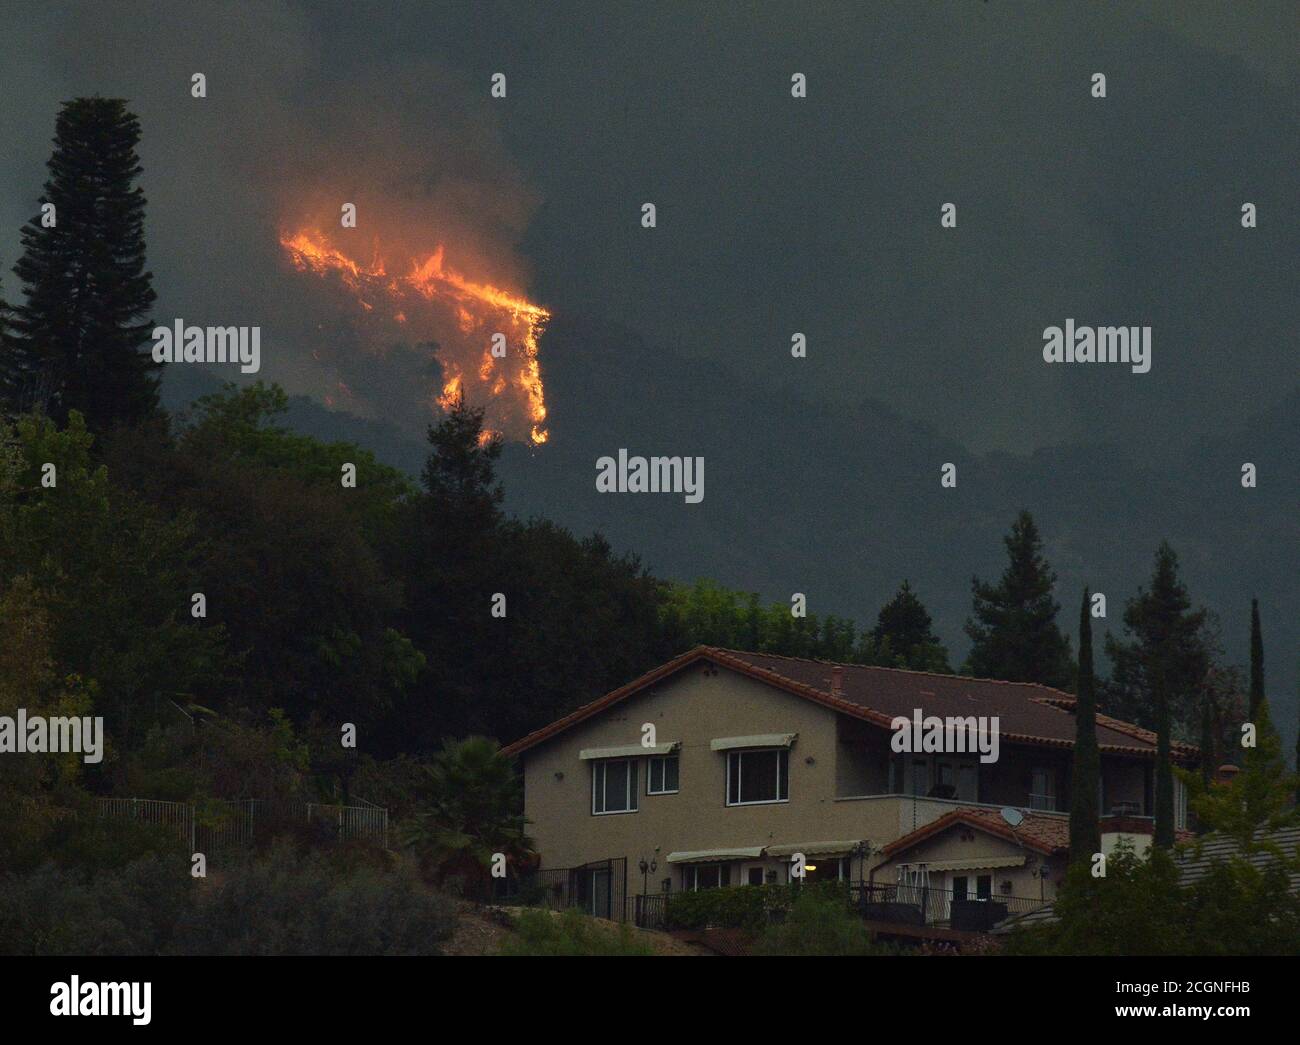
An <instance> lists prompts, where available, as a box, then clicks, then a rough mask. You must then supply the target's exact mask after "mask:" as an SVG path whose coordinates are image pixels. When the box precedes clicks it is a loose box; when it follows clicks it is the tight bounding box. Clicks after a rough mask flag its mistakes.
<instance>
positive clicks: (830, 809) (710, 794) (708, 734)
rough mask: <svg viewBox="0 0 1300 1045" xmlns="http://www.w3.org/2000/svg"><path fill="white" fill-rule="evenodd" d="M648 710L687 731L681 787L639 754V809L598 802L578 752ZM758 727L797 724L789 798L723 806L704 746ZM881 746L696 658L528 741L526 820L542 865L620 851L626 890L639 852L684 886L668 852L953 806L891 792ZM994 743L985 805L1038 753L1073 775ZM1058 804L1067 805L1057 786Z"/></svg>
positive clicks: (905, 827)
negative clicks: (607, 807)
mask: <svg viewBox="0 0 1300 1045" xmlns="http://www.w3.org/2000/svg"><path fill="white" fill-rule="evenodd" d="M837 719H838V721H837ZM644 723H653V724H654V726H655V730H656V737H655V739H656V741H657V742H658V743H661V744H663V743H667V742H670V741H679V742H680V743H681V748H680V751H679V758H680V790H679V793H677V794H672V795H648V794H646V780H645V773H646V762H645V760H644V759H642V760H641V761H640V764H639V767H638V780H637V790H638V802H639V809H638V810H637V811H636V812H634V813H613V814H606V815H601V816H595V815H592V812H591V767H592V764H593V763H592V762H590V761H582V760H581V759H580V758H579V752H580V751H581V750H582V749H583V748H602V747H617V746H624V745H635V744H639V743H640V741H641V735H642V725H643V724H644ZM765 733H797V734H798V738H797V739H796V740H795V742H794V745H793V746H792V747H791V749H790V760H789V766H790V768H789V775H790V783H789V796H790V797H789V801H788V802H783V803H773V804H763V805H749V806H728V805H727V804H726V766H727V758H726V755H725V754H724V753H722V752H716V751H713V750H711V748H710V746H709V742H710V741H711V740H712V739H714V738H718V737H732V736H745V735H754V734H765ZM888 755H889V751H888V733H887V732H886V731H884V730H873V729H872V728H871V727H870V726H868V725H867V724H865V723H861V722H857V721H855V720H853V719H850V718H848V717H847V716H838V715H837V714H836V713H835V712H833V711H831V710H830V709H828V708H824V707H821V706H819V705H817V704H814V703H812V702H810V701H807V700H804V699H802V698H800V697H796V696H793V695H791V694H788V693H786V692H784V691H782V690H779V689H777V688H775V687H772V686H768V685H765V684H763V683H761V682H757V681H755V680H753V679H750V678H748V677H746V676H744V675H740V674H738V673H735V672H732V671H729V670H727V669H725V668H707V669H706V668H705V667H704V666H703V665H695V666H692V667H690V668H688V669H686V670H684V671H682V672H680V673H678V674H677V675H676V676H674V677H673V678H671V679H668V680H666V681H664V682H662V683H660V684H659V685H657V686H654V687H651V688H650V689H647V690H645V691H643V692H641V693H638V694H636V695H635V696H632V697H629V698H628V699H627V700H625V701H623V702H622V703H621V704H618V705H615V706H614V707H612V708H610V709H608V710H607V711H605V712H602V713H600V714H598V715H596V716H594V717H593V718H591V719H588V720H587V721H586V722H582V723H579V724H578V725H576V726H574V727H572V728H571V729H568V730H566V731H565V732H563V733H561V734H559V735H558V736H556V737H554V738H552V739H550V740H548V741H545V742H543V743H542V744H540V745H538V746H537V747H535V748H532V749H530V750H529V751H527V752H525V753H524V754H523V755H522V756H521V762H522V767H523V773H524V781H525V813H526V816H527V817H528V820H529V826H528V831H529V834H530V835H531V836H532V837H533V839H534V840H535V843H536V845H537V849H538V851H539V852H540V854H541V858H542V864H541V866H542V867H543V868H560V867H574V866H578V865H581V864H585V863H589V862H592V861H596V860H604V859H608V858H618V857H625V858H626V859H627V862H628V866H627V869H628V886H629V891H630V892H640V890H641V875H640V872H639V871H638V870H637V864H638V863H639V861H640V860H641V859H643V858H644V859H645V860H647V861H650V860H654V861H655V862H656V863H657V868H656V870H655V871H654V872H653V873H651V874H650V876H649V879H648V881H647V886H648V888H649V889H650V890H651V891H652V892H657V891H658V890H659V883H660V882H662V880H663V879H665V878H671V880H672V888H673V889H674V890H675V889H677V888H679V886H680V878H679V876H678V874H677V873H676V867H675V866H673V865H669V864H668V862H667V857H668V855H669V854H670V853H672V852H675V851H692V850H706V849H722V848H746V847H759V846H780V845H791V846H793V845H800V844H807V843H814V842H827V841H839V840H845V841H850V840H859V839H865V840H867V841H869V842H870V843H871V844H872V846H873V847H874V848H875V849H879V848H880V847H881V846H884V845H885V844H887V843H889V842H892V841H894V840H896V839H898V838H900V837H902V836H903V835H905V834H907V833H909V832H911V831H913V830H915V829H916V828H918V827H922V826H924V825H925V824H928V823H930V822H931V821H933V820H936V819H938V818H939V817H941V816H943V815H944V814H946V813H948V812H951V811H952V810H954V809H956V808H960V804H959V803H955V802H951V801H940V800H936V799H927V798H918V799H912V798H910V797H903V796H894V795H887V794H885V793H884V792H885V791H886V790H887V787H888V776H887V760H888ZM1002 756H1003V757H1002V761H1001V762H1000V763H999V764H996V765H985V766H981V767H980V774H981V782H980V798H981V803H982V804H986V805H988V804H992V805H995V806H996V805H1002V804H1006V805H1013V806H1017V807H1024V806H1025V805H1026V804H1027V801H1028V795H1027V793H1026V790H1025V788H1026V787H1027V781H1028V776H1029V772H1030V769H1031V767H1032V766H1033V765H1036V764H1047V765H1052V766H1054V767H1056V768H1058V769H1059V770H1060V773H1061V777H1060V782H1058V787H1059V786H1064V781H1065V780H1066V779H1068V778H1067V777H1066V774H1067V773H1068V759H1069V752H1062V751H1053V750H1042V749H1034V748H1029V747H1023V746H1019V745H1010V744H1008V745H1005V746H1004V747H1003V750H1002ZM1102 761H1103V771H1104V772H1106V773H1107V786H1108V788H1111V789H1112V790H1111V792H1110V795H1111V798H1112V799H1114V798H1116V797H1118V795H1120V794H1123V795H1127V794H1130V793H1132V792H1133V789H1134V788H1136V794H1137V795H1138V796H1139V797H1140V795H1141V766H1140V765H1134V766H1133V768H1132V769H1130V768H1128V767H1117V770H1116V774H1115V776H1114V777H1113V778H1112V776H1111V773H1112V767H1111V765H1110V762H1111V760H1110V759H1109V758H1107V757H1106V756H1103V760H1102ZM864 795H865V796H866V797H862V796H864ZM837 796H850V797H837ZM1060 806H1061V807H1062V808H1064V807H1065V806H1066V799H1065V796H1064V795H1063V794H1062V796H1061V802H1060ZM945 837H946V836H945ZM977 837H978V838H979V839H981V842H980V845H981V849H980V853H981V855H982V854H983V853H985V852H986V851H988V848H989V846H990V845H991V844H992V843H996V842H997V841H998V840H996V839H994V838H992V836H987V835H983V834H980V835H978V836H977ZM942 858H944V857H939V856H935V857H933V859H942ZM954 858H955V857H954ZM880 859H881V858H880V857H879V856H874V857H871V858H869V859H868V860H867V862H866V866H865V867H861V865H859V864H858V863H857V862H856V861H855V862H854V865H853V874H854V875H855V876H856V875H857V874H859V873H862V872H865V871H869V870H870V869H871V868H872V867H873V866H875V865H877V864H879V863H880ZM759 862H760V861H755V860H745V861H741V860H737V861H736V862H735V863H734V864H733V866H732V879H731V880H732V882H733V883H739V882H742V881H744V877H745V869H746V867H748V866H750V865H754V864H757V863H759ZM763 864H764V866H765V868H772V867H777V866H783V865H784V861H776V860H768V861H763ZM995 873H996V874H1004V871H1003V870H999V871H996V872H995ZM1005 874H1006V875H1007V876H1010V877H1012V879H1013V881H1014V884H1015V890H1016V894H1017V895H1030V896H1037V895H1038V881H1037V879H1032V880H1029V879H1028V875H1027V872H1023V871H1020V870H1018V869H1006V871H1005ZM1054 877H1055V876H1054ZM877 880H878V881H880V880H881V879H879V878H878V879H877ZM890 880H892V878H891V879H890ZM999 881H1001V879H999ZM945 887H947V886H945ZM1022 889H1031V892H1029V893H1024V892H1021V890H1022ZM1049 889H1050V885H1049Z"/></svg>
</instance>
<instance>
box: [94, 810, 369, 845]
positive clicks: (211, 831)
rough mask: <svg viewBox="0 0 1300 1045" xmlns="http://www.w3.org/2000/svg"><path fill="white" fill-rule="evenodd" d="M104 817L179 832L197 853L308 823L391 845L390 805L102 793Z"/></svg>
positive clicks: (326, 832)
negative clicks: (177, 798) (189, 799)
mask: <svg viewBox="0 0 1300 1045" xmlns="http://www.w3.org/2000/svg"><path fill="white" fill-rule="evenodd" d="M98 815H99V818H100V819H101V820H108V821H119V822H120V821H128V820H129V821H134V822H136V823H143V824H151V825H153V826H155V827H159V828H162V829H163V830H165V831H167V832H169V833H171V834H173V835H175V836H176V838H177V839H178V840H179V841H180V842H182V843H183V844H185V845H188V846H189V847H190V852H192V853H205V854H211V853H214V852H223V851H228V850H231V849H238V848H244V847H247V846H251V845H252V844H253V841H254V840H255V839H256V838H270V837H272V836H274V835H277V834H284V833H285V832H287V831H289V830H292V829H295V828H300V827H303V826H306V827H307V829H308V830H311V831H313V832H314V834H315V835H316V837H318V838H319V839H320V840H322V841H334V842H352V841H360V842H368V843H370V844H372V845H379V846H382V847H383V848H385V849H387V848H388V810H387V809H385V808H383V807H382V806H377V805H374V804H373V803H369V802H368V803H366V804H365V805H364V806H351V805H347V806H344V805H328V804H323V803H319V802H296V801H284V800H280V799H263V798H242V799H234V800H225V799H211V800H208V801H205V802H201V803H197V804H196V803H192V802H164V801H160V800H158V799H153V798H101V799H99V800H98Z"/></svg>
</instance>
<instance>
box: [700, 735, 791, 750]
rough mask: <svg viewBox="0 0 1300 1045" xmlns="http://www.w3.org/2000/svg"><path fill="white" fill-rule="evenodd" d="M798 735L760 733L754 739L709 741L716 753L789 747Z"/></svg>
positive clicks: (727, 738)
mask: <svg viewBox="0 0 1300 1045" xmlns="http://www.w3.org/2000/svg"><path fill="white" fill-rule="evenodd" d="M798 735H799V734H798V733H758V734H755V735H754V736H752V737H716V738H714V739H713V740H710V741H709V747H711V748H712V749H713V750H714V751H733V750H735V749H736V748H739V747H789V746H790V745H791V744H793V743H794V739H795V737H797V736H798Z"/></svg>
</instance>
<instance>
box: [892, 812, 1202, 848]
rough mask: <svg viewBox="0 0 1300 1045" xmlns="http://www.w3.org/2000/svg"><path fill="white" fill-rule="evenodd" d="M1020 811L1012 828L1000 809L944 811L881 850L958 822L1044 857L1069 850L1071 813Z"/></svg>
mask: <svg viewBox="0 0 1300 1045" xmlns="http://www.w3.org/2000/svg"><path fill="white" fill-rule="evenodd" d="M1020 812H1021V813H1022V814H1023V816H1024V820H1023V821H1021V823H1020V825H1019V826H1018V827H1017V828H1016V829H1015V830H1014V831H1013V830H1012V829H1011V825H1009V824H1008V823H1007V822H1006V821H1005V820H1003V819H1002V813H1001V811H1000V810H997V809H986V808H983V807H974V806H972V807H964V808H961V809H954V810H953V811H952V812H951V813H945V814H944V815H943V816H941V817H940V818H939V819H938V820H935V821H934V822H933V823H929V824H926V825H925V826H924V827H918V828H917V829H916V830H915V831H913V832H912V833H911V834H907V835H903V837H902V838H897V839H895V840H894V841H892V842H890V843H889V844H888V845H886V846H885V847H884V848H883V849H882V850H881V852H882V853H884V855H885V856H886V858H888V859H893V858H894V857H895V856H897V855H898V854H899V853H902V852H905V851H906V850H908V849H910V848H912V847H913V846H914V845H916V844H918V843H919V842H923V841H925V840H926V839H927V838H932V837H934V836H935V835H938V834H942V833H943V832H944V831H947V830H948V829H949V828H950V827H953V826H955V825H956V824H965V825H967V826H968V827H973V828H975V829H976V830H978V831H983V832H985V833H986V834H990V835H996V836H997V837H998V838H1004V839H1006V840H1007V841H1008V842H1017V843H1019V844H1021V845H1023V846H1025V847H1026V848H1028V849H1034V850H1036V851H1037V852H1040V853H1042V854H1044V855H1045V856H1051V855H1052V854H1053V853H1063V852H1068V851H1069V849H1070V818H1069V817H1068V816H1066V815H1064V814H1061V813H1057V814H1055V815H1053V814H1051V813H1041V812H1034V811H1032V810H1023V809H1022V810H1021V811H1020ZM1101 826H1102V831H1103V832H1105V831H1107V830H1123V831H1125V832H1126V833H1129V834H1150V833H1151V831H1152V830H1153V829H1154V822H1153V821H1151V820H1141V819H1139V818H1137V817H1127V818H1118V817H1103V818H1102V821H1101ZM1174 834H1175V840H1176V841H1179V842H1182V841H1186V840H1188V839H1190V838H1193V837H1195V836H1194V835H1193V834H1192V832H1190V831H1176V832H1174Z"/></svg>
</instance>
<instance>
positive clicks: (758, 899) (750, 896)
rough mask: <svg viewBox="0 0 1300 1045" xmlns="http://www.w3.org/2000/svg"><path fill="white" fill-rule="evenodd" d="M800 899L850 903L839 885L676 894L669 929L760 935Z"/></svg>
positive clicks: (670, 903)
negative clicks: (732, 930) (729, 930)
mask: <svg viewBox="0 0 1300 1045" xmlns="http://www.w3.org/2000/svg"><path fill="white" fill-rule="evenodd" d="M801 896H816V897H820V898H822V899H826V900H833V901H834V902H835V903H838V904H839V905H840V906H841V907H846V906H847V904H848V893H847V890H846V888H845V886H844V885H843V884H842V883H840V882H817V883H812V884H809V885H741V886H735V887H727V888H722V889H701V890H699V891H698V892H683V893H674V894H673V895H672V896H670V897H669V898H668V926H669V928H672V929H703V928H706V927H709V926H713V927H717V928H724V929H746V930H748V931H750V932H758V931H760V930H761V929H763V928H764V927H766V926H767V925H768V924H770V923H772V922H776V921H780V920H781V919H783V918H784V917H785V916H786V914H787V912H788V911H790V909H791V908H792V906H793V905H794V904H795V902H796V901H797V900H798V899H799V898H800V897H801Z"/></svg>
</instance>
